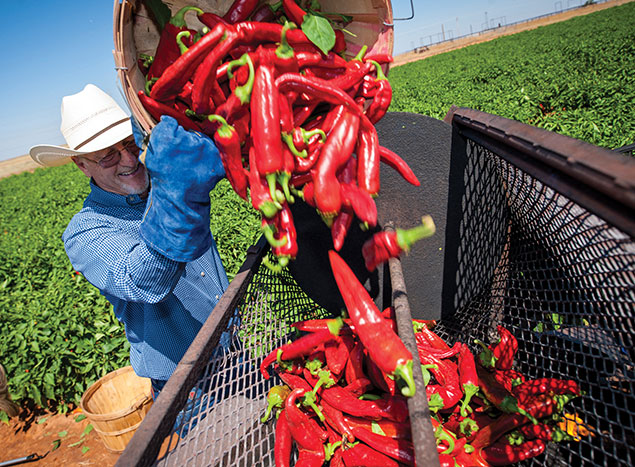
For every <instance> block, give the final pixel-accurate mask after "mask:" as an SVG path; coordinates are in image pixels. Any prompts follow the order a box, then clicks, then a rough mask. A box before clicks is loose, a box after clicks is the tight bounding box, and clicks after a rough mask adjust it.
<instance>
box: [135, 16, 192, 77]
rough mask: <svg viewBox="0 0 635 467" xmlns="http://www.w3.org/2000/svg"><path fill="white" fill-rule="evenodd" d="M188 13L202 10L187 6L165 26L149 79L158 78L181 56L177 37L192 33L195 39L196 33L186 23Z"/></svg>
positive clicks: (149, 71)
mask: <svg viewBox="0 0 635 467" xmlns="http://www.w3.org/2000/svg"><path fill="white" fill-rule="evenodd" d="M188 11H196V12H201V13H202V10H201V9H200V8H196V7H193V6H186V7H183V8H181V9H180V10H179V11H177V12H176V13H175V14H174V16H172V18H170V21H169V22H167V23H166V24H165V26H164V27H163V31H161V37H160V38H159V45H157V50H156V52H155V54H154V60H153V61H152V65H150V68H149V70H148V76H147V78H148V79H152V78H158V77H159V76H161V75H162V74H163V72H164V71H165V70H166V69H167V68H168V67H169V66H170V65H172V63H174V62H175V61H176V60H177V59H178V58H179V57H180V56H181V50H180V49H179V46H178V44H177V41H176V36H177V35H178V34H179V33H180V32H184V31H188V32H190V33H191V37H194V34H196V31H195V30H193V29H189V28H188V27H187V23H186V22H185V14H186V13H187V12H188Z"/></svg>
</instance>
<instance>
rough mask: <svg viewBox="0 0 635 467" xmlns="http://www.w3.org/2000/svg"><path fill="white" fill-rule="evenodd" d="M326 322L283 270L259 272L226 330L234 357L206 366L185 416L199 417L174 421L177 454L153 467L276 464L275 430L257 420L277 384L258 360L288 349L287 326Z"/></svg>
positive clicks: (167, 454)
mask: <svg viewBox="0 0 635 467" xmlns="http://www.w3.org/2000/svg"><path fill="white" fill-rule="evenodd" d="M324 316H327V312H326V311H325V310H323V309H322V308H320V307H319V306H317V305H316V304H315V303H314V302H313V301H311V299H309V298H308V297H307V296H306V294H305V293H304V292H303V291H302V290H301V289H300V288H299V286H298V285H297V284H296V283H295V281H294V279H293V277H292V276H291V275H289V274H288V273H287V272H286V271H283V273H282V274H279V275H277V274H273V273H271V271H269V270H268V269H267V268H266V267H264V266H260V268H259V270H258V272H257V274H255V275H254V277H253V279H252V281H251V283H250V284H249V286H248V288H247V291H246V293H245V294H244V296H243V297H242V299H241V300H240V302H239V305H238V306H237V308H236V311H235V313H234V316H233V318H234V319H230V320H229V321H228V324H227V325H226V326H225V329H226V330H228V331H231V332H232V334H233V336H234V340H233V345H232V348H231V351H230V352H228V353H224V354H223V355H219V356H216V357H213V358H212V359H211V360H210V362H209V363H208V364H207V366H206V367H205V371H204V373H203V374H202V375H201V377H200V379H199V381H198V383H197V385H196V387H195V388H194V389H193V391H194V392H195V393H197V394H196V397H195V398H194V399H193V400H192V401H189V402H188V404H187V405H186V406H185V407H184V409H183V410H182V412H181V413H182V414H183V413H187V412H188V411H191V410H192V409H193V408H196V407H198V408H199V410H198V413H196V411H195V412H194V414H195V415H194V416H192V417H191V418H190V419H189V420H187V419H184V418H182V419H181V420H178V419H177V423H176V425H175V433H174V434H172V435H171V436H170V437H169V438H168V440H166V441H165V442H164V445H165V446H172V449H171V450H169V451H168V450H167V449H164V450H163V453H162V454H160V455H159V458H158V460H157V462H156V465H157V466H167V465H178V466H199V465H222V466H225V465H227V466H229V465H231V466H251V465H254V464H258V465H274V460H273V447H274V436H273V433H274V423H273V422H272V421H269V422H267V423H264V424H263V423H261V422H260V418H261V417H262V415H263V413H264V409H265V407H266V405H267V404H266V400H265V398H266V395H267V392H268V391H269V389H270V388H271V387H272V386H274V385H276V384H280V381H279V379H278V377H277V376H275V375H272V377H271V378H270V379H269V380H265V379H264V378H263V377H262V376H261V374H260V371H259V364H260V361H261V360H262V357H263V356H264V355H266V354H267V353H269V352H270V351H271V350H272V349H274V348H275V347H277V346H279V345H281V344H283V343H284V342H286V340H287V339H288V338H289V331H290V328H289V326H288V325H289V324H291V323H293V322H296V321H299V320H301V319H311V318H318V317H324ZM236 318H238V319H239V324H238V322H237V321H236ZM209 401H213V402H212V403H210V402H209ZM184 434H185V435H184Z"/></svg>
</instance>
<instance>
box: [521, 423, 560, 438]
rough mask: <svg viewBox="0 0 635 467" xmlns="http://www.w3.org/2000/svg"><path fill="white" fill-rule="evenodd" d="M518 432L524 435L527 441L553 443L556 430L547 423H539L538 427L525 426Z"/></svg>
mask: <svg viewBox="0 0 635 467" xmlns="http://www.w3.org/2000/svg"><path fill="white" fill-rule="evenodd" d="M518 432H519V433H520V434H521V435H523V437H524V438H525V439H529V440H531V439H541V440H543V441H551V439H552V437H553V433H554V429H553V428H552V427H551V426H549V425H547V424H546V423H539V424H538V425H523V426H521V427H520V428H518Z"/></svg>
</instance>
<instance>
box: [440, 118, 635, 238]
mask: <svg viewBox="0 0 635 467" xmlns="http://www.w3.org/2000/svg"><path fill="white" fill-rule="evenodd" d="M452 124H453V125H455V126H457V127H458V128H459V130H460V132H461V134H462V135H463V136H465V137H467V138H469V139H471V140H473V141H475V142H477V143H478V144H480V145H481V146H483V147H485V148H487V149H489V150H491V151H492V152H494V153H496V154H497V155H499V156H501V157H502V158H503V159H505V160H507V161H508V162H510V163H512V164H513V165H515V166H517V167H518V168H520V169H522V170H523V171H525V172H527V173H528V174H530V175H531V176H533V177H535V178H536V179H538V180H540V181H541V182H543V183H544V184H546V185H548V186H549V187H551V188H553V189H554V190H556V191H557V192H559V193H561V194H563V195H565V196H567V197H568V198H569V199H571V200H572V201H574V202H576V203H578V204H579V205H581V206H583V207H584V208H586V209H588V210H589V211H590V212H592V213H593V214H595V215H597V216H598V217H601V218H603V219H604V220H606V221H607V222H609V223H610V224H612V225H614V226H615V227H617V228H619V229H621V230H622V231H624V232H625V233H627V234H628V235H630V236H635V219H634V218H633V215H632V213H633V212H634V210H635V158H631V157H628V156H625V155H622V154H618V153H615V152H614V151H611V150H608V149H605V148H601V147H598V146H594V145H592V144H589V143H586V142H584V141H580V140H577V139H574V138H570V137H568V136H564V135H560V134H558V133H554V132H551V131H547V130H544V129H542V128H537V127H533V126H531V125H527V124H524V123H521V122H517V121H514V120H509V119H506V118H503V117H500V116H497V115H492V114H488V113H486V112H481V111H478V110H474V109H467V108H460V109H456V110H454V112H453V117H452Z"/></svg>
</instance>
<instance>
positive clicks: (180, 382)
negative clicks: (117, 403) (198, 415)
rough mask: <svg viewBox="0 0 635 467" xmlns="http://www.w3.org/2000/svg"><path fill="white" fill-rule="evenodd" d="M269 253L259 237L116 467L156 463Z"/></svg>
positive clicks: (264, 241)
mask: <svg viewBox="0 0 635 467" xmlns="http://www.w3.org/2000/svg"><path fill="white" fill-rule="evenodd" d="M266 251H267V242H266V240H265V239H264V238H260V240H259V241H258V243H257V244H256V245H254V246H252V247H250V248H249V249H248V250H247V257H246V259H245V261H244V263H243V264H242V266H241V268H240V270H239V271H238V273H237V274H236V276H235V277H234V279H233V280H232V281H231V283H230V284H229V287H227V290H226V291H225V293H224V294H223V296H222V297H221V299H220V300H219V301H218V303H217V304H216V306H215V307H214V310H213V311H212V313H210V315H209V317H208V318H207V320H206V321H205V323H204V324H203V326H202V327H201V330H200V331H199V333H198V334H197V335H196V338H195V339H194V341H193V342H192V344H191V345H190V347H189V348H188V350H187V352H185V355H184V356H183V358H182V359H181V361H180V362H179V364H178V365H177V367H176V369H175V370H174V373H172V376H171V377H170V379H169V380H168V382H167V383H166V385H165V387H164V388H163V390H162V391H161V394H160V396H159V397H158V398H157V400H156V401H155V402H154V404H153V405H152V407H151V408H150V410H149V411H148V413H147V414H146V416H145V418H144V419H143V421H142V422H141V425H140V426H139V428H138V429H137V431H136V432H135V434H134V436H133V437H132V439H131V440H130V442H129V443H128V446H127V447H126V449H125V450H124V451H123V453H122V454H121V456H120V457H119V459H118V460H117V463H116V464H115V465H116V466H118V467H129V466H149V465H152V464H153V463H154V462H155V461H156V458H157V455H158V453H159V450H160V448H161V444H162V443H163V440H164V439H165V438H166V437H167V436H168V435H169V434H170V433H171V432H172V427H173V425H174V421H175V420H176V417H177V415H178V412H179V411H180V410H181V408H182V407H183V405H184V404H185V401H186V399H187V396H188V393H189V392H190V390H191V389H192V387H193V386H194V385H195V384H196V382H197V380H198V377H199V375H200V373H201V372H202V371H203V369H204V367H205V365H207V363H208V362H209V359H210V356H211V355H212V351H213V350H214V348H215V347H216V346H217V345H218V341H219V339H220V335H221V333H222V332H223V329H222V327H221V326H220V325H221V323H224V322H226V321H227V319H229V317H230V315H231V314H232V313H233V312H234V310H235V308H236V306H237V305H238V302H239V300H240V299H241V298H242V297H243V295H244V294H245V291H246V290H247V286H248V285H249V283H250V282H251V279H252V277H253V276H254V274H255V273H256V271H257V270H258V267H259V265H260V262H261V260H262V256H263V255H264V253H265V252H266Z"/></svg>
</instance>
